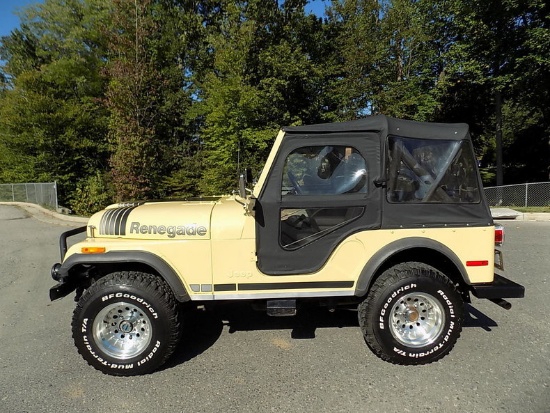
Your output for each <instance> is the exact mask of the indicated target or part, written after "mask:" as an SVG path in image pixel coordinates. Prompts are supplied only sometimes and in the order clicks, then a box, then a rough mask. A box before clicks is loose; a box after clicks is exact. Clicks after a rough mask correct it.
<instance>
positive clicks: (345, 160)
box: [281, 146, 368, 195]
mask: <svg viewBox="0 0 550 413" xmlns="http://www.w3.org/2000/svg"><path fill="white" fill-rule="evenodd" d="M367 176H368V171H367V163H366V161H365V159H364V158H363V157H362V156H361V154H360V153H359V151H357V149H355V148H352V147H349V146H307V147H303V148H299V149H296V150H294V151H293V152H292V153H290V155H289V156H288V157H287V159H286V161H285V166H284V172H283V181H282V182H283V183H282V188H281V193H282V195H341V194H350V193H367V191H368V179H367Z"/></svg>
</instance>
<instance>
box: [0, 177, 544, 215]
mask: <svg viewBox="0 0 550 413" xmlns="http://www.w3.org/2000/svg"><path fill="white" fill-rule="evenodd" d="M485 196H486V197H487V201H489V205H490V206H492V207H496V206H506V207H531V206H550V182H537V183H528V184H517V185H504V186H494V187H489V188H485ZM0 202H30V203H33V204H38V205H43V206H47V207H50V208H53V209H55V210H57V209H58V204H57V184H56V183H55V182H48V183H27V184H0Z"/></svg>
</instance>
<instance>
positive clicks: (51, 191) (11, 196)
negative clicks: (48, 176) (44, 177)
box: [0, 182, 58, 210]
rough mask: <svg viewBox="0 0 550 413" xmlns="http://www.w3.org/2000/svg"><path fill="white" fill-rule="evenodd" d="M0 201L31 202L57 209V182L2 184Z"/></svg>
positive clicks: (0, 185)
mask: <svg viewBox="0 0 550 413" xmlns="http://www.w3.org/2000/svg"><path fill="white" fill-rule="evenodd" d="M0 202H29V203H31V204H38V205H42V206H45V207H49V208H53V209H55V210H57V208H58V205H57V183H56V182H48V183H28V184H0Z"/></svg>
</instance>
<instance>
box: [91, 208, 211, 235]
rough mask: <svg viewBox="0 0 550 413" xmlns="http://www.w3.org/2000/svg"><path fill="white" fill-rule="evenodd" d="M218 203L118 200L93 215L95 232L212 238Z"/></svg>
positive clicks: (92, 222) (100, 233)
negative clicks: (215, 206) (119, 202)
mask: <svg viewBox="0 0 550 413" xmlns="http://www.w3.org/2000/svg"><path fill="white" fill-rule="evenodd" d="M215 204H216V203H215V202H213V201H208V202H201V201H192V202H150V203H149V202H148V203H129V204H115V205H111V206H108V207H107V208H106V209H105V210H103V211H100V212H98V213H97V214H95V215H93V216H92V217H91V218H90V221H89V223H88V226H93V227H94V235H95V236H100V237H107V238H110V237H113V238H122V237H125V238H135V239H210V216H211V213H212V209H213V208H214V205H215Z"/></svg>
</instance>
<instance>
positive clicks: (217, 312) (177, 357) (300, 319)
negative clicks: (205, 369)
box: [161, 303, 498, 369]
mask: <svg viewBox="0 0 550 413" xmlns="http://www.w3.org/2000/svg"><path fill="white" fill-rule="evenodd" d="M463 326H464V327H479V328H482V329H483V330H485V331H492V330H491V328H492V327H497V326H498V324H497V323H496V321H495V320H493V319H492V318H490V317H488V316H487V315H485V314H484V313H482V312H481V311H479V310H478V309H476V308H475V307H473V306H472V305H470V304H466V305H465V306H464V324H463ZM224 327H225V328H227V329H228V333H229V334H234V333H236V332H239V331H258V330H291V334H290V337H291V338H292V339H295V340H304V339H314V338H315V332H316V330H317V329H318V328H345V327H355V328H358V327H359V323H358V320H357V311H356V310H347V309H337V310H336V311H334V312H330V311H329V310H328V309H327V308H324V307H318V306H305V307H302V308H300V309H299V311H298V313H297V314H296V316H294V317H270V316H268V315H267V314H266V313H265V311H254V310H253V308H252V306H251V305H250V304H248V303H228V304H222V305H218V306H216V307H214V308H209V309H193V310H187V311H185V312H184V313H183V329H182V339H181V341H180V343H179V345H178V347H177V348H176V351H175V352H174V355H173V356H172V357H171V358H170V360H169V361H168V362H167V363H166V364H165V366H164V367H163V368H161V369H169V368H171V367H175V366H177V365H179V364H182V363H185V362H186V361H189V360H191V359H193V358H195V357H197V356H199V355H201V354H202V353H203V352H205V351H206V350H208V349H209V348H210V347H212V346H213V345H214V344H215V343H216V341H218V339H219V338H220V336H221V334H222V331H223V329H224Z"/></svg>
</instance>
